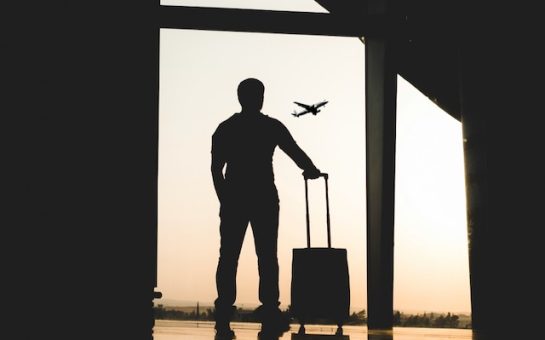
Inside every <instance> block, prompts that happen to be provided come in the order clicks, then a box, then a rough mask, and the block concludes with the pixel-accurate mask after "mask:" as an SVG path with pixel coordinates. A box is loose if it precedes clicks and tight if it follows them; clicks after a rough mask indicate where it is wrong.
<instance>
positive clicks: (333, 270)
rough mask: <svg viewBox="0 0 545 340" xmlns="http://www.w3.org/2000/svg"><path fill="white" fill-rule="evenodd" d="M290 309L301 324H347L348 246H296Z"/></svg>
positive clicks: (348, 290)
mask: <svg viewBox="0 0 545 340" xmlns="http://www.w3.org/2000/svg"><path fill="white" fill-rule="evenodd" d="M290 310H291V312H292V315H293V316H294V317H295V318H297V320H298V321H299V323H300V324H302V325H304V324H309V323H319V322H323V320H327V321H331V322H334V323H335V324H337V325H338V326H342V325H343V324H344V322H345V321H346V320H347V318H348V317H349V310H350V285H349V276H348V262H347V258H346V249H336V248H301V249H293V262H292V283H291V308H290Z"/></svg>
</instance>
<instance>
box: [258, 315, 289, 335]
mask: <svg viewBox="0 0 545 340" xmlns="http://www.w3.org/2000/svg"><path fill="white" fill-rule="evenodd" d="M289 329H290V319H289V318H288V317H287V316H286V315H284V314H282V313H278V314H277V315H275V316H274V317H272V318H267V319H264V320H263V322H262V323H261V332H262V333H263V334H266V335H273V336H274V335H281V334H282V333H284V332H286V331H288V330H289Z"/></svg>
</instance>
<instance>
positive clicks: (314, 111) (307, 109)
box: [292, 100, 328, 117]
mask: <svg viewBox="0 0 545 340" xmlns="http://www.w3.org/2000/svg"><path fill="white" fill-rule="evenodd" d="M294 103H295V104H297V105H299V106H301V107H302V108H304V109H305V110H304V111H301V112H297V111H293V113H292V115H293V116H295V117H299V116H302V115H304V114H307V113H309V112H310V113H312V114H313V115H315V116H316V114H318V112H320V107H322V106H324V105H325V104H327V103H328V101H326V100H324V101H322V102H319V103H317V104H312V105H307V104H303V103H298V102H294Z"/></svg>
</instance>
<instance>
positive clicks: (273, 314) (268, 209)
mask: <svg viewBox="0 0 545 340" xmlns="http://www.w3.org/2000/svg"><path fill="white" fill-rule="evenodd" d="M253 212H254V213H253V214H252V218H251V220H250V223H251V224H252V231H253V234H254V242H255V250H256V254H257V260H258V267H259V268H258V269H259V300H260V301H261V303H262V306H261V307H260V308H259V309H260V311H259V314H260V316H261V320H262V324H263V330H266V329H267V328H270V329H271V330H272V331H273V332H275V331H281V332H283V331H286V330H287V329H289V320H288V319H287V318H285V317H283V316H282V313H281V311H280V309H279V308H278V306H279V305H280V301H279V300H278V299H279V289H278V257H277V244H278V212H279V208H278V204H277V203H274V204H269V205H267V206H264V207H260V208H259V209H254V211H253Z"/></svg>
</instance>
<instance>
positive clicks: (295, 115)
mask: <svg viewBox="0 0 545 340" xmlns="http://www.w3.org/2000/svg"><path fill="white" fill-rule="evenodd" d="M291 115H292V116H294V117H299V115H298V114H297V111H293V113H292V114H291Z"/></svg>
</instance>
